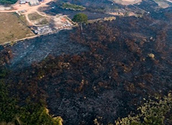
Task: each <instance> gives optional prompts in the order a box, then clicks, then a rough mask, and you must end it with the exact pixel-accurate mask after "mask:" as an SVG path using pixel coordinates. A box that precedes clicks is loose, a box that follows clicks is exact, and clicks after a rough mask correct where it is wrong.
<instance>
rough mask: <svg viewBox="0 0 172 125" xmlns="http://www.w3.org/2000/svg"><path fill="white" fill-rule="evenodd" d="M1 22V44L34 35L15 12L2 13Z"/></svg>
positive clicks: (0, 15) (0, 14)
mask: <svg viewBox="0 0 172 125" xmlns="http://www.w3.org/2000/svg"><path fill="white" fill-rule="evenodd" d="M0 24H1V25H0V44H3V43H5V42H9V41H16V40H17V39H22V38H24V37H30V36H33V35H34V34H33V33H32V32H31V30H30V29H29V28H28V27H27V26H26V25H25V24H24V23H23V22H22V21H21V20H20V19H19V18H18V17H17V14H15V13H0Z"/></svg>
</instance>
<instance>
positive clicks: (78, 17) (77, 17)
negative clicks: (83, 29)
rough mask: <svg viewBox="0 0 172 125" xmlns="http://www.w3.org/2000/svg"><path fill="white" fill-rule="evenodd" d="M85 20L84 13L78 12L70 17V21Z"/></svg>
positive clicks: (83, 21)
mask: <svg viewBox="0 0 172 125" xmlns="http://www.w3.org/2000/svg"><path fill="white" fill-rule="evenodd" d="M87 20H88V17H87V15H86V14H84V13H78V14H76V15H75V16H74V17H73V19H72V21H74V22H77V23H86V22H87Z"/></svg>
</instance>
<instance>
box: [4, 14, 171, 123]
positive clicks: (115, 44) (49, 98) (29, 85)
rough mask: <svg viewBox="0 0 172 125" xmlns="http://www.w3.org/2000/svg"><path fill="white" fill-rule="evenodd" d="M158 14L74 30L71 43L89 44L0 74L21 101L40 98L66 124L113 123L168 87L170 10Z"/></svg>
mask: <svg viewBox="0 0 172 125" xmlns="http://www.w3.org/2000/svg"><path fill="white" fill-rule="evenodd" d="M161 16H162V15H161ZM163 17H164V18H166V19H167V20H166V21H164V20H160V19H155V18H152V17H151V16H149V15H146V16H144V17H143V18H136V17H126V18H122V17H121V18H117V19H116V20H115V21H112V22H98V23H93V24H87V25H84V26H83V31H81V30H80V28H76V29H74V30H73V31H72V32H70V39H71V40H70V42H71V44H76V45H80V46H82V47H86V48H89V49H87V51H85V52H84V51H83V52H80V53H77V54H75V53H71V54H70V53H69V54H65V51H64V54H62V55H55V54H54V55H53V53H52V54H51V55H49V56H48V57H47V58H46V59H44V60H42V61H41V62H39V63H36V62H35V63H33V64H32V65H31V66H29V67H25V68H21V69H20V70H16V69H15V71H13V70H11V72H10V73H9V74H8V75H7V77H6V83H7V84H9V85H10V90H11V94H13V95H15V96H16V97H17V98H19V99H21V104H24V101H23V100H28V99H29V100H33V101H36V102H37V101H38V100H40V99H42V100H45V101H46V102H47V106H48V108H49V109H50V113H51V114H54V115H58V116H59V115H60V116H61V117H62V118H63V119H64V124H66V125H68V124H83V125H86V124H93V120H94V119H95V118H97V119H98V120H100V121H101V122H102V123H106V124H107V123H114V121H115V120H116V119H117V118H118V117H124V116H126V115H127V114H128V113H129V112H130V111H135V108H136V107H137V106H138V105H140V104H141V103H142V99H143V98H148V97H149V96H154V95H159V96H163V95H165V94H167V93H168V91H169V90H171V89H172V83H171V80H172V69H171V66H172V58H171V54H172V49H171V48H172V47H171V46H172V43H171V40H172V38H171V36H172V28H171V27H172V24H171V22H170V20H171V17H172V15H171V11H164V12H163ZM61 35H62V34H61ZM52 38H53V37H52ZM56 38H57V37H54V39H56ZM49 40H51V38H49ZM64 49H65V48H64ZM11 50H12V49H11V47H8V46H6V47H5V48H4V49H3V50H1V54H2V56H1V57H3V58H2V59H1V62H2V63H1V65H5V63H7V65H6V67H7V68H8V65H10V60H11V58H13V57H14V56H15V55H13V52H12V51H11ZM4 62H5V63H4Z"/></svg>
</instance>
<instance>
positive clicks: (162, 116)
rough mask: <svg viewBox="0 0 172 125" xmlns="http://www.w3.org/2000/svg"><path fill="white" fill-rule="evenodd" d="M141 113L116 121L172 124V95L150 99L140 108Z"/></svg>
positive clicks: (141, 124) (118, 123) (139, 124)
mask: <svg viewBox="0 0 172 125" xmlns="http://www.w3.org/2000/svg"><path fill="white" fill-rule="evenodd" d="M138 110H139V112H140V113H139V114H137V115H135V116H131V115H129V116H128V117H126V118H122V119H119V120H117V121H116V125H164V124H167V125H170V124H172V112H171V110H172V95H171V93H169V94H168V96H165V97H163V98H162V99H161V98H157V99H154V100H149V101H147V102H146V103H144V104H143V105H142V106H141V107H139V108H138Z"/></svg>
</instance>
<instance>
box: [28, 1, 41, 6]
mask: <svg viewBox="0 0 172 125" xmlns="http://www.w3.org/2000/svg"><path fill="white" fill-rule="evenodd" d="M28 3H29V4H30V6H36V5H39V1H38V0H28Z"/></svg>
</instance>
